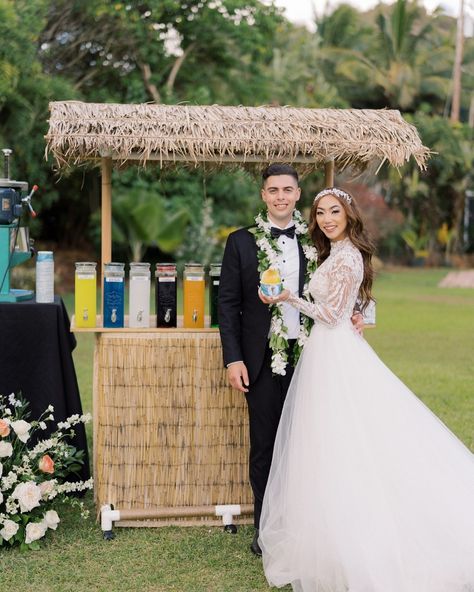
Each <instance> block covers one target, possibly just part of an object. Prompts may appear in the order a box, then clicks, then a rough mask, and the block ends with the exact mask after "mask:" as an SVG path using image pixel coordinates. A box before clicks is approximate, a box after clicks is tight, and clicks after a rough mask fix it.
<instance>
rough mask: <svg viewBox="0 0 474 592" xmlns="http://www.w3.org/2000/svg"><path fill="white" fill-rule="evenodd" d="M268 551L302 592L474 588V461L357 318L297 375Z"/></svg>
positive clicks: (317, 349)
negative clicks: (361, 331)
mask: <svg viewBox="0 0 474 592" xmlns="http://www.w3.org/2000/svg"><path fill="white" fill-rule="evenodd" d="M260 544H261V547H262V550H263V565H264V570H265V575H266V577H267V580H268V582H269V584H271V585H273V586H283V585H285V584H288V583H291V584H292V586H293V589H294V590H295V591H298V592H468V591H471V592H473V591H474V456H473V455H472V454H471V452H470V451H469V450H468V449H467V448H466V447H465V446H464V445H463V444H462V443H461V442H460V441H459V440H458V439H457V438H456V437H455V436H454V435H453V434H452V433H451V432H450V431H449V430H448V428H447V427H446V426H445V425H444V424H443V423H442V422H441V421H440V420H439V419H438V418H437V417H436V416H435V415H434V414H433V413H432V412H431V411H430V410H429V409H428V408H427V407H426V406H425V405H424V404H423V403H422V402H421V401H420V400H419V399H418V398H417V397H416V396H415V395H414V394H413V393H412V392H411V391H410V390H409V389H408V388H407V387H406V386H405V385H404V384H403V383H402V382H401V381H400V380H399V379H398V378H397V377H396V376H395V375H394V374H393V373H392V372H391V371H390V370H389V369H388V368H387V367H386V366H385V365H384V364H383V363H382V362H381V360H380V359H379V358H378V357H377V355H376V354H375V353H374V351H373V350H372V349H371V347H370V346H369V345H368V344H367V342H366V341H364V339H363V338H361V337H360V336H359V335H357V334H356V333H355V332H354V330H353V329H352V325H351V323H350V321H348V322H347V323H344V324H341V325H339V326H338V327H336V328H328V327H326V326H324V325H322V324H316V325H315V326H314V328H313V330H312V333H311V336H310V338H309V340H308V342H307V344H306V346H305V348H304V351H303V354H302V357H301V359H300V362H299V363H298V366H297V368H296V369H295V374H294V377H293V380H292V383H291V386H290V389H289V392H288V395H287V399H286V402H285V406H284V409H283V414H282V418H281V423H280V426H279V430H278V434H277V438H276V443H275V449H274V454H273V462H272V468H271V471H270V477H269V481H268V485H267V489H266V493H265V499H264V502H263V512H262V518H261V524H260Z"/></svg>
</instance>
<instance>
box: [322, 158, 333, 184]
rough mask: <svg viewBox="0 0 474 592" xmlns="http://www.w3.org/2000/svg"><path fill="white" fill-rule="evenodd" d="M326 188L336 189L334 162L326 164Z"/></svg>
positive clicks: (329, 161)
mask: <svg viewBox="0 0 474 592" xmlns="http://www.w3.org/2000/svg"><path fill="white" fill-rule="evenodd" d="M324 186H325V187H334V160H333V159H331V160H328V161H327V162H325V163H324Z"/></svg>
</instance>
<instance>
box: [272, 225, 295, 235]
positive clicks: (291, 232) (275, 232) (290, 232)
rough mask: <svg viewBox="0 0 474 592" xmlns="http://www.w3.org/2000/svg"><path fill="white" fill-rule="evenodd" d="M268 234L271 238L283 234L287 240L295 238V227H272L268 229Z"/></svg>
mask: <svg viewBox="0 0 474 592" xmlns="http://www.w3.org/2000/svg"><path fill="white" fill-rule="evenodd" d="M270 234H271V235H272V238H278V237H280V236H282V235H283V234H284V235H285V236H287V237H288V238H295V227H294V226H290V227H289V228H276V227H275V226H272V227H271V228H270Z"/></svg>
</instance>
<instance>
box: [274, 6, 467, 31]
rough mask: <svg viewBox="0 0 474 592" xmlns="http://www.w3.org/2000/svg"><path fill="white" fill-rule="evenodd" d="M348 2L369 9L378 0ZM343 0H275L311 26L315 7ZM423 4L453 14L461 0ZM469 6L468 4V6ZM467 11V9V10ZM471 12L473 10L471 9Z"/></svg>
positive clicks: (292, 16) (293, 18)
mask: <svg viewBox="0 0 474 592" xmlns="http://www.w3.org/2000/svg"><path fill="white" fill-rule="evenodd" d="M344 2H345V3H347V4H352V5H353V6H355V7H356V8H357V9H359V10H367V9H369V8H373V7H374V6H376V5H377V4H378V3H379V1H378V0H344ZM341 3H342V0H275V4H276V5H277V6H281V7H282V8H285V9H286V17H287V18H288V19H289V20H290V21H293V22H295V23H298V24H300V23H301V24H307V25H309V27H310V28H312V27H311V23H312V20H313V19H312V16H313V7H314V6H316V7H317V10H318V11H323V10H324V7H325V5H328V6H329V7H336V6H337V5H338V4H341ZM385 3H386V4H392V3H393V0H392V2H389V1H386V2H385ZM423 4H424V5H425V6H426V8H427V9H428V10H433V9H435V8H436V7H437V6H442V7H443V8H444V10H445V12H447V13H448V14H451V15H453V16H455V15H457V14H458V12H459V4H460V0H423ZM465 5H471V6H472V5H473V2H472V1H470V0H467V1H466V2H465ZM466 8H467V6H466ZM466 12H467V11H466ZM469 12H471V11H469Z"/></svg>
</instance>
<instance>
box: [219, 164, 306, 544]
mask: <svg viewBox="0 0 474 592" xmlns="http://www.w3.org/2000/svg"><path fill="white" fill-rule="evenodd" d="M262 179H263V186H262V190H261V196H262V200H263V201H264V202H265V204H266V207H267V215H268V221H269V222H270V223H271V225H272V228H271V236H272V238H277V237H278V238H277V243H278V247H279V248H280V250H281V259H280V260H281V264H280V265H279V268H280V274H281V277H282V282H283V285H284V287H285V288H287V289H289V290H291V292H293V293H295V294H296V293H298V294H300V296H301V293H302V290H303V285H304V279H305V273H306V259H305V257H304V253H303V250H302V247H301V245H300V244H299V242H298V240H297V236H296V235H295V225H294V222H293V210H294V209H295V206H296V203H297V201H298V200H299V199H300V195H301V189H300V187H299V184H298V173H297V172H296V170H295V169H294V168H293V167H292V166H290V165H287V164H272V165H270V166H268V167H267V168H266V169H265V170H264V171H263V174H262ZM253 228H254V227H253ZM251 229H252V227H250V228H242V229H240V230H237V231H236V232H233V233H232V234H230V235H229V238H228V240H227V244H226V247H225V252H224V258H223V261H222V270H221V279H220V286H219V330H220V335H221V341H222V349H223V353H224V363H225V365H226V367H227V375H228V380H229V383H230V385H231V386H233V387H234V388H236V389H238V390H239V391H241V392H242V393H245V397H246V399H247V405H248V411H249V425H250V459H249V465H250V466H249V473H250V484H251V486H252V491H253V495H254V524H255V529H256V530H255V536H254V538H253V541H252V544H251V546H250V548H251V550H252V551H253V553H255V554H256V555H261V553H262V552H261V550H260V547H259V545H258V528H259V522H260V513H261V510H262V501H263V495H264V493H265V486H266V484H267V479H268V474H269V471H270V465H271V461H272V454H273V445H274V442H275V436H276V431H277V428H278V423H279V421H280V416H281V412H282V408H283V403H284V401H285V396H286V392H287V390H288V387H289V385H290V381H291V377H292V375H293V366H292V365H291V363H290V364H288V365H287V367H286V374H285V375H273V374H272V369H271V361H272V351H271V349H270V347H269V334H270V320H271V312H270V309H269V307H268V306H267V305H265V304H264V303H263V302H262V301H261V300H260V299H259V297H258V287H259V283H260V276H259V272H258V269H257V267H258V258H257V257H258V247H257V244H256V242H255V236H254V234H252V232H251V231H250V230H251ZM283 324H284V325H285V326H286V327H287V328H288V344H289V347H288V349H289V352H288V353H289V360H290V361H291V353H292V349H293V347H294V345H295V342H296V338H297V337H298V333H299V327H300V314H299V312H298V311H297V310H296V309H295V308H293V307H291V306H289V305H286V306H285V305H284V306H283Z"/></svg>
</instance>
